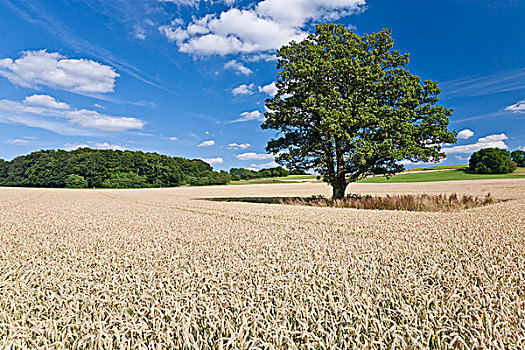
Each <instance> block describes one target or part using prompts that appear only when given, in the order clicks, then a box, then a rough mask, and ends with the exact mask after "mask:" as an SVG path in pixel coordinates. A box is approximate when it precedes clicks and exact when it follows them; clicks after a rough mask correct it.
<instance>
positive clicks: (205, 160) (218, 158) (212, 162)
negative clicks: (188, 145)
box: [199, 157, 224, 165]
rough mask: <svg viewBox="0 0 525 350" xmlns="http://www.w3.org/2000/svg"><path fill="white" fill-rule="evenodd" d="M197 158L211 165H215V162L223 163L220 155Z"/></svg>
mask: <svg viewBox="0 0 525 350" xmlns="http://www.w3.org/2000/svg"><path fill="white" fill-rule="evenodd" d="M199 159H200V160H202V161H203V162H206V163H208V164H211V165H217V164H222V163H224V159H222V158H221V157H217V158H199Z"/></svg>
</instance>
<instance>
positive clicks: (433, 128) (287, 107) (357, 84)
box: [262, 24, 456, 199]
mask: <svg viewBox="0 0 525 350" xmlns="http://www.w3.org/2000/svg"><path fill="white" fill-rule="evenodd" d="M393 47H394V41H393V39H392V37H391V32H390V30H382V31H381V32H379V33H375V34H371V35H364V36H359V35H358V34H356V33H354V32H352V31H351V30H348V29H347V28H345V27H344V26H343V25H335V24H324V25H318V26H317V27H316V32H315V33H314V34H311V35H309V36H308V37H307V38H306V39H305V40H303V41H301V42H299V43H297V42H292V43H290V44H289V45H286V46H283V47H282V48H281V49H280V50H279V51H278V54H277V57H278V63H277V69H278V70H279V73H278V78H277V82H276V85H277V94H276V95H275V97H273V98H271V99H268V100H267V101H266V106H267V108H268V112H266V113H265V116H266V120H265V122H264V123H263V124H262V128H263V129H275V130H278V132H279V134H280V136H279V137H277V138H275V139H273V140H271V141H269V142H268V146H267V148H266V150H267V151H268V152H271V153H273V154H276V155H277V157H276V161H277V162H278V163H280V164H282V165H285V166H286V167H287V168H288V169H292V170H295V169H300V170H307V169H313V170H315V171H316V172H317V173H320V174H322V175H323V179H324V181H326V182H328V183H329V184H330V185H332V187H333V198H335V199H339V198H343V197H344V195H345V190H346V188H347V186H348V184H349V183H351V182H354V181H357V180H359V179H361V178H363V177H365V176H367V175H371V174H384V175H388V176H389V175H393V174H395V173H397V172H399V171H402V170H403V169H404V167H403V166H402V165H400V164H399V161H401V160H404V159H408V160H411V161H423V162H429V161H439V160H440V159H442V158H444V156H445V155H444V153H442V152H441V144H443V143H455V142H456V138H455V132H450V131H448V129H447V126H448V124H449V118H448V117H450V116H452V110H451V109H447V108H445V107H443V106H440V105H437V103H438V100H439V98H438V96H439V94H440V92H441V91H440V89H439V87H438V84H437V83H436V82H434V81H431V80H426V81H424V82H423V83H422V82H421V79H420V78H419V77H418V76H415V75H412V74H411V73H410V72H409V71H408V70H407V69H406V68H405V66H406V65H407V64H408V62H409V59H408V54H401V53H400V52H399V51H397V50H394V49H393Z"/></svg>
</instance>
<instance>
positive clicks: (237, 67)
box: [224, 60, 253, 75]
mask: <svg viewBox="0 0 525 350" xmlns="http://www.w3.org/2000/svg"><path fill="white" fill-rule="evenodd" d="M224 68H225V69H233V70H234V71H235V72H237V73H238V74H243V75H250V74H252V73H253V71H252V70H251V69H250V68H248V67H246V66H245V65H244V64H242V63H240V62H237V61H236V60H232V61H229V62H226V64H225V65H224Z"/></svg>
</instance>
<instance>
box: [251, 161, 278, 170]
mask: <svg viewBox="0 0 525 350" xmlns="http://www.w3.org/2000/svg"><path fill="white" fill-rule="evenodd" d="M278 166H281V165H280V164H279V163H277V162H276V161H272V162H268V163H264V164H252V165H251V167H252V168H255V169H262V168H275V167H278Z"/></svg>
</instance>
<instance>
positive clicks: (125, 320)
mask: <svg viewBox="0 0 525 350" xmlns="http://www.w3.org/2000/svg"><path fill="white" fill-rule="evenodd" d="M350 190H351V191H352V192H357V193H362V194H374V195H382V194H399V193H415V194H417V193H453V192H454V193H458V194H463V193H464V194H469V195H479V196H483V195H485V194H486V193H488V192H490V193H491V194H492V196H494V197H495V198H499V199H512V200H510V201H506V202H501V203H498V204H494V205H489V206H486V207H481V208H475V209H469V210H465V211H461V212H452V213H436V212H433V213H428V212H404V211H368V210H356V209H344V208H319V207H306V206H305V207H303V206H282V205H271V204H270V205H265V204H251V203H238V202H236V203H225V202H211V201H205V200H201V199H202V198H209V197H232V196H285V195H289V196H302V195H305V196H309V195H314V194H324V195H329V193H330V189H329V188H328V187H327V186H326V185H322V184H311V183H305V184H276V185H247V186H222V187H206V188H177V189H155V190H44V189H12V188H2V189H0V348H2V349H26V348H29V349H37V348H44V349H46V348H52V349H402V348H411V349H447V348H458V349H485V348H486V349H489V348H493V349H523V348H525V232H524V229H525V180H494V181H468V182H447V183H432V184H429V183H424V184H418V183H412V184H391V185H385V184H360V185H353V186H351V188H350Z"/></svg>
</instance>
